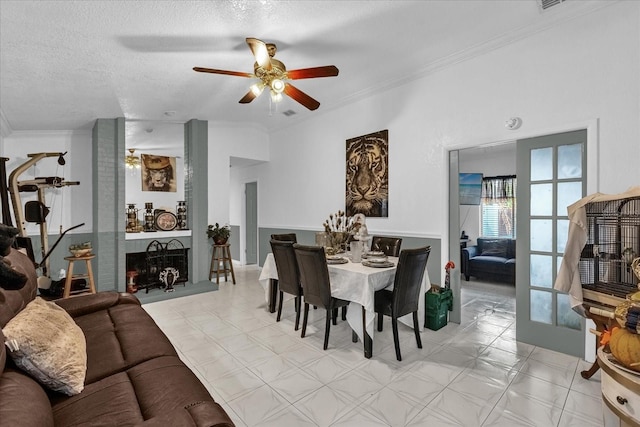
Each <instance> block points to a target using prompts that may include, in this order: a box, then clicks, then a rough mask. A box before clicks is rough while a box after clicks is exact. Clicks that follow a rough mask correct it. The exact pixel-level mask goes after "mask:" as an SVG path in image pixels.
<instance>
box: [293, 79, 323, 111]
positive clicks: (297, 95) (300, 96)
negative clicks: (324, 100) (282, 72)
mask: <svg viewBox="0 0 640 427" xmlns="http://www.w3.org/2000/svg"><path fill="white" fill-rule="evenodd" d="M284 93H285V94H287V95H289V96H290V97H291V98H293V99H295V100H296V101H298V102H299V103H300V104H302V105H304V106H305V107H307V108H308V109H309V110H316V109H317V108H318V107H319V106H320V103H319V102H318V101H316V100H315V99H313V98H312V97H310V96H309V95H307V94H306V93H304V92H303V91H301V90H300V89H298V88H297V87H295V86H293V85H291V84H289V83H286V84H285V85H284Z"/></svg>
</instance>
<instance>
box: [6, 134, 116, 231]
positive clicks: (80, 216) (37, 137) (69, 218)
mask: <svg viewBox="0 0 640 427" xmlns="http://www.w3.org/2000/svg"><path fill="white" fill-rule="evenodd" d="M2 151H3V153H4V156H5V157H8V158H9V159H10V160H9V161H7V179H8V178H9V176H10V174H11V172H12V171H13V170H15V169H16V168H17V167H18V166H20V165H22V164H24V163H25V162H26V161H27V160H28V159H29V158H28V157H27V154H30V153H44V152H61V153H64V152H65V151H66V152H67V154H66V155H65V156H64V158H65V161H66V165H65V166H64V167H63V166H59V165H58V162H57V160H58V158H57V157H47V158H45V159H43V160H41V161H39V162H38V163H36V164H35V166H32V167H30V168H29V169H27V170H26V171H25V172H24V173H23V174H22V175H20V176H19V177H18V180H19V181H25V180H29V179H33V178H34V177H36V176H38V177H49V176H58V177H63V178H64V179H65V181H80V185H73V186H65V187H61V188H52V189H47V190H46V191H45V200H46V203H45V204H46V205H47V206H48V207H49V208H50V209H51V212H50V213H49V215H48V216H47V227H48V231H49V234H58V233H59V232H60V226H62V229H63V231H64V230H66V229H67V228H69V227H71V226H74V225H78V224H81V223H83V222H84V223H85V225H84V226H82V227H80V228H77V229H75V230H73V231H71V232H70V234H74V233H86V232H90V231H91V229H92V221H93V207H92V202H91V201H92V196H93V192H92V184H91V182H92V176H91V171H92V169H91V132H90V131H73V132H13V133H11V134H10V135H9V136H6V137H5V138H4V140H3V147H2ZM20 196H21V197H22V205H23V206H24V203H26V202H27V201H29V200H37V193H20ZM12 213H13V207H12ZM123 218H124V216H123ZM14 219H15V217H14ZM14 225H16V224H15V223H14ZM27 234H28V235H29V236H33V235H39V234H40V229H39V227H38V225H37V224H32V223H27Z"/></svg>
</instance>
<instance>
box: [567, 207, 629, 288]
mask: <svg viewBox="0 0 640 427" xmlns="http://www.w3.org/2000/svg"><path fill="white" fill-rule="evenodd" d="M585 210H586V215H587V224H586V225H587V243H586V245H585V247H584V248H583V250H582V254H581V257H580V264H579V270H580V281H581V283H582V288H583V290H588V291H593V292H597V293H600V294H604V295H611V296H614V297H617V298H625V297H626V296H627V295H628V294H629V293H632V292H636V291H637V290H638V288H637V279H636V278H635V275H634V274H633V271H632V269H631V263H632V262H633V260H634V259H635V258H637V257H638V256H640V197H632V198H624V199H617V200H610V201H598V202H592V203H588V204H587V205H586V206H585Z"/></svg>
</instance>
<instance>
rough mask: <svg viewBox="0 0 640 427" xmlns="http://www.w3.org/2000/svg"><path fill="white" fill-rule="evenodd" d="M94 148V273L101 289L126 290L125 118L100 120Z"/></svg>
mask: <svg viewBox="0 0 640 427" xmlns="http://www.w3.org/2000/svg"><path fill="white" fill-rule="evenodd" d="M92 150H93V159H92V162H93V163H92V166H93V180H92V181H93V242H94V243H93V246H94V250H95V253H96V255H97V256H96V259H95V262H94V263H93V274H94V277H95V281H96V287H97V289H98V291H109V290H117V291H120V292H124V291H125V289H126V277H125V269H126V266H125V263H126V254H125V240H124V225H125V221H124V212H125V210H124V206H125V194H124V193H125V182H124V179H125V167H124V155H125V120H124V118H122V117H119V118H117V119H98V120H96V122H95V124H94V126H93V134H92ZM78 207H79V208H81V206H78Z"/></svg>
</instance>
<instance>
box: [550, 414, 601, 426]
mask: <svg viewBox="0 0 640 427" xmlns="http://www.w3.org/2000/svg"><path fill="white" fill-rule="evenodd" d="M602 425H603V417H602V414H600V415H599V416H593V415H591V414H583V413H573V412H568V411H563V412H562V415H561V416H560V422H559V423H558V427H602Z"/></svg>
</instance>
